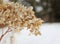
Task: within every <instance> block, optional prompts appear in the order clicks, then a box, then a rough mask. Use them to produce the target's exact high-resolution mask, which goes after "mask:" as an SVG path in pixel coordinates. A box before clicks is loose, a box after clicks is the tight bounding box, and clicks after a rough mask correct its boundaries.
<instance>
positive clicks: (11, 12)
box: [0, 2, 43, 35]
mask: <svg viewBox="0 0 60 44" xmlns="http://www.w3.org/2000/svg"><path fill="white" fill-rule="evenodd" d="M42 22H43V20H41V19H40V18H36V16H35V15H34V11H33V7H31V6H30V7H26V6H24V5H22V4H19V3H14V2H8V3H3V4H0V28H4V27H5V26H7V27H10V28H13V30H14V31H15V32H19V31H21V30H22V29H23V28H24V27H27V29H28V30H29V31H30V32H31V33H33V34H35V35H39V34H40V31H39V29H38V28H39V27H40V25H41V24H42Z"/></svg>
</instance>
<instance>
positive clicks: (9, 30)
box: [0, 29, 12, 41]
mask: <svg viewBox="0 0 60 44" xmlns="http://www.w3.org/2000/svg"><path fill="white" fill-rule="evenodd" d="M11 31H12V30H11V29H8V30H7V31H6V32H5V33H4V34H2V35H1V37H0V41H1V40H2V38H3V37H4V36H5V35H6V34H7V33H8V32H11Z"/></svg>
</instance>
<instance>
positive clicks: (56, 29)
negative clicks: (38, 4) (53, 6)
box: [0, 23, 60, 44]
mask: <svg viewBox="0 0 60 44" xmlns="http://www.w3.org/2000/svg"><path fill="white" fill-rule="evenodd" d="M40 30H41V33H42V35H41V36H37V37H36V36H34V35H29V34H28V31H27V30H25V29H24V30H23V31H22V32H21V33H19V34H18V33H15V34H14V43H13V44H60V23H45V24H43V25H42V26H41V28H40ZM6 36H8V37H5V38H4V40H6V41H3V43H2V41H1V42H0V44H5V43H4V42H6V44H11V43H10V42H9V40H10V39H9V34H7V35H6Z"/></svg>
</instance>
